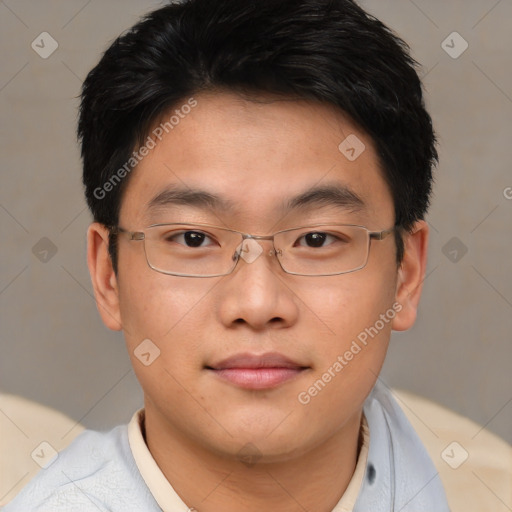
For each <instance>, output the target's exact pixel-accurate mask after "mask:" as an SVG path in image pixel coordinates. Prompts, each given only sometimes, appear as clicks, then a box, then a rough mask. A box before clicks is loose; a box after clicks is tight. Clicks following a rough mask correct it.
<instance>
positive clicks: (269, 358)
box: [205, 353, 309, 390]
mask: <svg viewBox="0 0 512 512" xmlns="http://www.w3.org/2000/svg"><path fill="white" fill-rule="evenodd" d="M205 369H206V370H208V371H210V372H212V373H213V374H214V375H215V376H216V377H218V378H220V379H221V380H224V381H226V382H229V383H230V384H233V385H235V386H237V387H240V388H244V389H252V390H262V389H272V388H275V387H277V386H280V385H282V384H284V383H285V382H288V381H290V380H292V379H294V378H296V377H297V376H298V375H300V374H302V373H303V372H304V371H306V370H308V369H309V367H308V366H303V365H301V364H299V363H297V362H295V361H292V360H291V359H288V358H287V357H285V356H283V355H281V354H278V353H267V354H260V355H256V354H248V353H245V354H237V355H235V356H232V357H229V358H227V359H224V360H223V361H220V362H219V363H216V364H214V365H211V366H208V365H207V366H205Z"/></svg>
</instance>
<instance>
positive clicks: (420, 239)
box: [392, 220, 429, 331]
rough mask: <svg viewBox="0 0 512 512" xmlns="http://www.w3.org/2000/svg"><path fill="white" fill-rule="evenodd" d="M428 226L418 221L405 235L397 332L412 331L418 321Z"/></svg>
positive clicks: (396, 317) (398, 295)
mask: <svg viewBox="0 0 512 512" xmlns="http://www.w3.org/2000/svg"><path fill="white" fill-rule="evenodd" d="M428 235H429V227H428V224H427V223H426V222H425V221H423V220H421V221H418V222H417V223H416V224H415V225H414V226H413V228H412V230H411V231H410V232H407V233H406V234H404V247H405V252H404V258H403V260H402V263H401V265H400V268H399V269H398V277H397V286H396V294H395V300H396V302H398V303H399V304H400V305H401V307H402V309H401V310H400V311H399V312H398V313H397V315H396V316H395V318H394V319H393V324H392V327H393V329H394V330H395V331H405V330H407V329H410V328H411V327H412V326H413V325H414V322H415V321H416V315H417V310H418V304H419V301H420V296H421V290H422V288H423V280H424V279H425V269H426V266H427V250H428Z"/></svg>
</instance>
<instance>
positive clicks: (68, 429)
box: [0, 393, 84, 506]
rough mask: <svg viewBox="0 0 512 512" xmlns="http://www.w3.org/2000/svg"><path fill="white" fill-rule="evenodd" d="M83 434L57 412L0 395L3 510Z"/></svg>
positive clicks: (1, 500) (79, 427)
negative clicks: (54, 458) (56, 454)
mask: <svg viewBox="0 0 512 512" xmlns="http://www.w3.org/2000/svg"><path fill="white" fill-rule="evenodd" d="M83 430H84V427H83V426H82V425H80V424H77V422H76V421H74V420H72V419H71V418H69V417H67V416H65V415H64V414H62V413H60V412H58V411H56V410H54V409H51V408H49V407H45V406H44V405H41V404H38V403H36V402H32V401H30V400H27V399H25V398H22V397H20V396H15V395H8V394H2V393H0V506H1V505H5V504H6V503H7V502H8V501H10V500H12V498H14V496H15V495H16V494H17V493H18V492H20V491H21V489H22V488H23V486H24V485H26V484H27V482H29V481H30V479H31V478H33V477H34V476H35V475H36V474H37V473H38V472H39V471H41V469H42V467H44V466H45V465H47V464H49V463H51V461H52V456H54V454H55V452H59V451H61V450H62V449H63V448H65V447H66V446H67V445H68V444H69V443H70V442H71V441H72V440H73V439H74V438H75V437H76V436H77V435H78V434H80V432H82V431H83Z"/></svg>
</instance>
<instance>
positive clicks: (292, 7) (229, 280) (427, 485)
mask: <svg viewBox="0 0 512 512" xmlns="http://www.w3.org/2000/svg"><path fill="white" fill-rule="evenodd" d="M414 64H415V63H414V61H413V60H412V59H411V57H410V56H409V54H408V50H407V46H406V45H405V43H403V41H401V40H400V39H399V38H397V37H396V36H395V35H393V34H392V33H391V32H390V31H389V30H388V29H387V28H386V27H385V26H383V25H382V24H381V23H380V22H379V21H378V20H376V19H374V18H373V17H371V16H369V15H368V14H366V13H365V12H364V11H363V10H362V9H361V8H360V7H359V6H357V5H356V4H355V3H354V2H353V1H351V0H333V1H328V0H284V1H279V2H276V1H271V0H262V1H259V2H247V1H240V0H216V1H215V0H188V1H184V2H181V3H175V4H171V5H168V6H166V7H164V8H161V9H159V10H157V11H155V12H153V13H150V14H149V15H148V16H147V17H146V18H145V19H144V20H143V21H141V22H140V23H139V24H137V25H136V26H135V27H133V28H132V30H131V31H129V32H128V33H126V34H125V35H123V36H121V37H120V38H118V39H117V40H116V41H115V42H114V43H113V44H112V45H111V47H110V48H109V49H108V50H107V52H106V53H105V55H104V56H103V57H102V59H101V61H100V62H99V64H98V65H97V66H96V67H95V68H94V69H93V70H92V71H91V72H90V73H89V75H88V77H87V79H86V81H85V83H84V87H83V92H82V104H81V110H80V120H79V128H78V133H79V136H80V139H81V144H82V158H83V167H84V174H83V178H84V184H85V187H86V197H87V201H88V204H89V206H90V208H91V211H92V213H93V216H94V221H95V222H94V223H93V224H92V225H91V226H90V228H89V232H88V243H89V249H88V264H89V269H90V273H91V277H92V282H93V286H94V291H95V295H96V300H97V304H98V309H99V311H100V314H101V317H102V319H103V321H104V323H105V324H106V325H107V326H108V327H109V328H111V329H115V330H123V332H124V335H125V339H126V344H127V348H128V351H129V353H130V357H131V359H132V363H133V367H134V370H135V372H136V374H137V377H138V379H139V381H140V383H141V386H142V388H143V390H144V397H145V403H144V409H141V410H140V411H137V412H136V413H135V414H134V416H133V419H132V421H131V422H130V424H129V425H128V426H126V425H123V426H119V427H117V428H115V429H113V430H112V431H110V432H106V433H100V432H92V431H86V432H85V433H83V434H81V435H80V436H79V437H78V438H77V439H76V440H75V441H74V442H73V443H72V444H71V446H70V447H69V448H68V449H67V450H65V451H64V452H63V453H61V454H60V455H59V458H58V460H57V461H56V462H55V463H53V464H52V465H51V466H50V467H49V468H48V469H47V470H43V471H42V472H41V473H40V474H39V475H38V476H37V477H36V478H35V479H34V480H33V481H32V482H31V483H30V484H29V485H28V486H27V487H26V488H25V489H24V490H23V492H22V493H21V494H20V495H19V496H18V497H16V498H15V499H14V500H13V502H11V504H9V505H8V506H7V507H6V508H5V510H6V512H12V511H17V510H20V511H21V510H23V511H25V510H37V511H43V510H44V511H50V510H51V511H56V510H66V511H69V510H80V511H83V510H87V511H89V510H91V511H92V510H112V511H123V512H125V511H139V510H140V511H158V510H164V511H186V510H197V511H199V512H213V511H221V510H222V511H224V512H229V511H235V510H236V511H238V512H240V511H247V512H249V511H259V510H264V509H275V510H280V511H296V510H310V511H315V512H324V511H325V512H328V511H336V512H341V511H352V510H353V511H355V512H369V511H371V512H378V511H391V510H392V511H403V512H406V511H415V512H418V511H429V512H432V511H436V512H441V511H446V510H448V506H447V504H446V499H445V496H444V491H443V489H442V485H441V483H440V482H439V478H438V476H437V473H436V471H435V469H434V467H433V465H432V462H431V461H430V460H429V458H428V456H427V455H426V452H425V450H424V448H423V447H422V446H421V443H420V441H419V439H418V437H417V436H416V434H415V433H414V431H413V430H412V427H411V426H410V425H409V423H408V422H407V420H406V419H405V417H404V415H403V414H402V412H401V411H400V409H399V408H398V406H397V405H396V403H395V401H394V400H393V398H392V397H391V395H390V393H389V391H387V390H386V389H385V387H384V386H383V385H382V384H379V383H378V375H379V371H380V369H381V366H382V364H383V361H384V358H385V354H386V350H387V346H388V343H389V339H390V334H391V331H392V330H393V329H394V330H405V329H408V328H410V327H411V326H412V325H413V323H414V321H415V318H416V311H417V306H418V302H419V298H420V293H421V288H422V281H423V278H424V273H425V265H426V253H427V243H428V226H427V224H426V223H425V221H424V220H423V219H424V216H425V213H426V210H427V207H428V204H429V195H430V190H431V182H432V166H433V165H434V163H435V161H436V159H437V154H436V150H435V137H434V133H433V129H432V124H431V119H430V117H429V115H428V113H427V112H426V111H425V108H424V104H423V100H422V92H421V84H420V81H419V79H418V76H417V73H416V71H415V69H414Z"/></svg>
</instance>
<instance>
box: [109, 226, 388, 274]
mask: <svg viewBox="0 0 512 512" xmlns="http://www.w3.org/2000/svg"><path fill="white" fill-rule="evenodd" d="M163 226H187V227H196V226H197V227H199V228H200V227H204V228H214V229H220V230H222V231H230V232H232V233H237V234H239V235H242V242H241V243H242V244H243V242H244V240H248V239H252V240H272V249H271V250H270V251H269V253H268V254H269V256H274V255H275V256H276V258H277V261H278V263H279V266H280V267H281V269H282V270H283V272H285V273H286V274H290V275H295V276H304V277H326V276H338V275H342V274H350V273H352V272H357V271H358V270H362V269H363V268H364V267H366V265H367V263H368V259H369V257H370V248H371V241H372V240H376V241H381V240H384V239H385V238H386V237H388V236H389V235H390V234H391V233H393V232H394V231H395V230H396V226H393V227H391V228H389V229H383V230H382V231H370V230H369V229H368V228H367V227H366V226H360V225H358V224H339V223H330V224H326V223H321V224H309V225H306V226H297V227H295V228H287V229H282V230H280V231H276V232H275V233H274V234H272V235H252V234H250V233H244V232H243V231H238V230H236V229H231V228H225V227H222V226H214V225H212V224H201V223H187V222H169V223H167V222H164V223H158V224H151V225H150V226H147V227H146V228H145V229H151V228H156V227H163ZM322 226H340V227H351V228H360V229H364V230H365V231H366V233H367V240H368V245H367V249H366V259H365V261H364V263H363V264H362V265H361V266H360V267H357V268H355V269H352V270H345V271H343V272H336V273H334V274H333V273H329V274H313V275H312V274H301V273H299V272H289V271H288V270H286V269H284V268H283V265H282V263H281V260H280V259H279V258H278V257H277V256H278V254H282V251H281V249H276V247H275V243H274V237H275V236H276V235H279V234H280V233H286V232H288V231H294V230H296V229H306V228H316V227H322ZM110 231H111V233H112V234H123V235H127V236H128V240H130V241H138V242H139V241H142V242H144V243H143V246H144V255H145V256H146V263H147V264H148V266H149V268H150V269H151V270H154V271H155V272H159V273H160V274H164V275H169V276H177V277H222V276H228V275H229V274H232V273H233V272H234V270H235V268H236V267H237V265H238V262H239V261H240V259H241V258H240V254H241V252H240V251H238V252H236V251H235V253H234V254H233V257H232V258H233V261H234V265H233V267H232V269H231V270H230V271H229V272H225V273H223V274H207V275H198V274H182V273H178V272H167V271H164V270H160V269H157V268H155V267H153V266H152V265H151V263H150V261H149V259H148V254H147V251H146V243H145V241H146V233H145V232H144V231H129V230H127V229H124V228H122V227H121V226H113V227H111V228H110Z"/></svg>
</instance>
